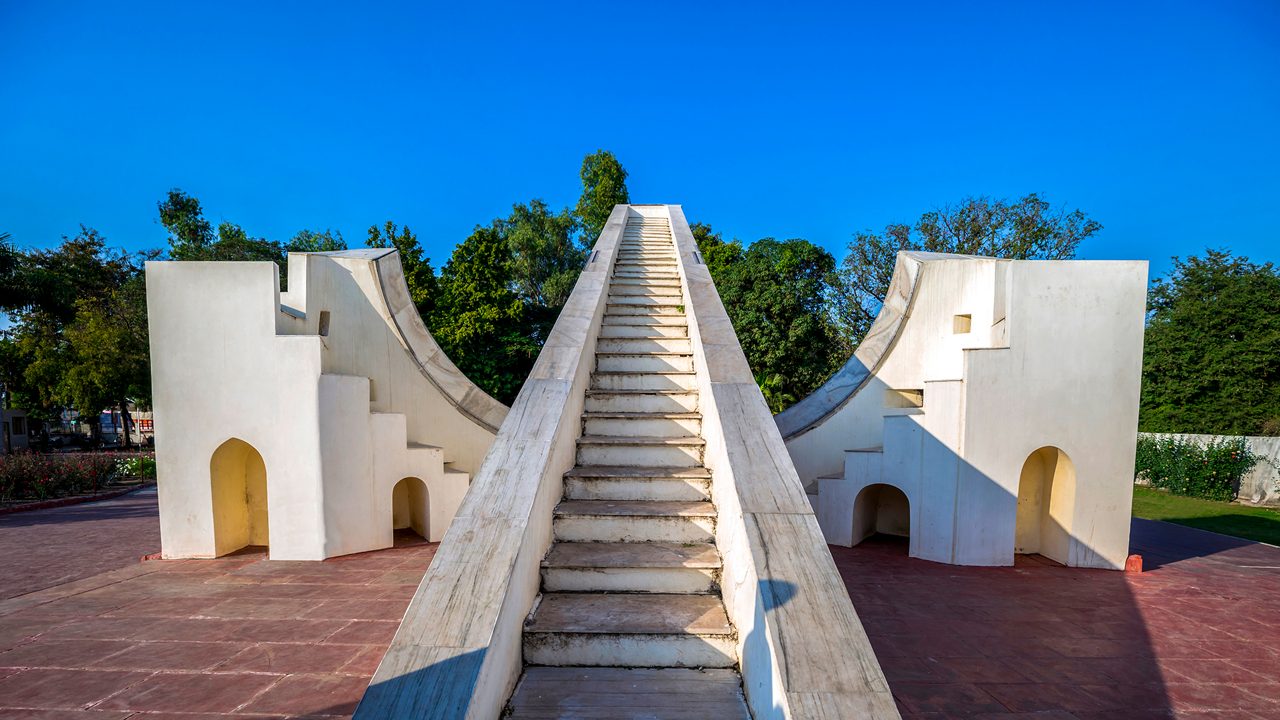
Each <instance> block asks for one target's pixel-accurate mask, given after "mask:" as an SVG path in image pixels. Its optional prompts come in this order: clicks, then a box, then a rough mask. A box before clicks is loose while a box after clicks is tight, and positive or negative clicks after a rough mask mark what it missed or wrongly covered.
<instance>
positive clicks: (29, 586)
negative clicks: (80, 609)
mask: <svg viewBox="0 0 1280 720" xmlns="http://www.w3.org/2000/svg"><path fill="white" fill-rule="evenodd" d="M159 548H160V521H159V519H158V516H157V510H156V489H155V486H154V485H153V486H151V487H149V488H145V489H142V490H139V491H137V492H132V493H129V494H128V495H123V496H121V497H117V498H112V499H110V500H102V501H99V502H91V503H83V504H80V505H70V506H67V507H60V508H51V509H48V510H29V511H25V512H16V513H9V514H5V515H0V599H3V598H9V597H13V596H15V595H22V594H24V593H29V592H33V591H35V590H42V589H44V588H47V587H53V586H54V585H60V584H62V583H66V582H71V581H72V580H79V579H81V578H86V577H89V576H91V575H97V574H98V573H100V572H106V571H107V570H115V569H116V568H120V567H124V566H125V565H131V564H133V563H135V562H137V560H138V558H139V557H141V556H143V555H145V554H147V553H152V552H155V551H156V550H158V549H159Z"/></svg>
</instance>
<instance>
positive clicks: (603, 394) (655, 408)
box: [586, 390, 698, 412]
mask: <svg viewBox="0 0 1280 720" xmlns="http://www.w3.org/2000/svg"><path fill="white" fill-rule="evenodd" d="M586 409H587V411H588V412H692V411H694V410H697V409H698V393H697V391H696V390H588V391H587V402H586Z"/></svg>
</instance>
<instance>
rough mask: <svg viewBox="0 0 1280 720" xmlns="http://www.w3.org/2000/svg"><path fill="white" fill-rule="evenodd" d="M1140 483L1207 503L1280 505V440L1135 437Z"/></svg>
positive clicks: (1233, 437) (1219, 436)
mask: <svg viewBox="0 0 1280 720" xmlns="http://www.w3.org/2000/svg"><path fill="white" fill-rule="evenodd" d="M1134 465H1135V466H1134V478H1135V481H1136V482H1138V483H1140V484H1145V485H1151V486H1152V487H1157V488H1161V489H1164V490H1168V491H1169V492H1172V493H1176V494H1178V495H1189V496H1192V497H1201V498H1206V499H1209V500H1236V499H1239V500H1244V501H1247V502H1253V503H1262V504H1268V505H1273V504H1280V438H1277V437H1245V436H1223V435H1194V434H1166V433H1139V435H1138V448H1137V455H1136V459H1135V463H1134Z"/></svg>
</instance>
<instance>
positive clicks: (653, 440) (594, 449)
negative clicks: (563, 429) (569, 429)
mask: <svg viewBox="0 0 1280 720" xmlns="http://www.w3.org/2000/svg"><path fill="white" fill-rule="evenodd" d="M705 445H706V441H705V440H703V439H702V438H700V437H694V436H688V437H637V436H632V437H613V436H609V435H583V436H582V437H580V438H578V463H579V464H581V465H624V466H630V467H696V466H698V465H701V464H702V449H703V447H704V446H705Z"/></svg>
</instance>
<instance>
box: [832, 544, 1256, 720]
mask: <svg viewBox="0 0 1280 720" xmlns="http://www.w3.org/2000/svg"><path fill="white" fill-rule="evenodd" d="M1132 537H1133V540H1132V544H1133V549H1134V552H1138V553H1141V554H1143V556H1144V559H1145V561H1146V566H1147V568H1148V570H1147V572H1144V573H1142V574H1124V573H1119V572H1114V571H1107V570H1082V569H1076V568H1065V567H1062V566H1060V565H1057V564H1056V563H1052V562H1050V561H1048V560H1045V559H1043V558H1040V557H1039V556H1030V557H1024V558H1019V561H1018V564H1017V565H1016V566H1015V567H1012V568H971V567H955V566H951V565H941V564H937V563H932V562H928V561H925V560H917V559H913V558H908V557H907V556H906V545H905V542H904V541H901V540H897V539H888V538H881V537H876V538H872V539H871V540H869V541H867V542H865V543H863V544H862V545H860V546H858V547H856V548H838V547H833V548H832V549H831V550H832V553H833V555H834V556H835V559H836V565H837V566H838V567H839V569H840V572H841V575H843V577H844V580H845V583H846V585H847V586H848V588H849V594H850V596H851V597H852V598H853V602H854V606H855V607H856V608H857V610H858V615H859V616H860V617H861V618H862V622H863V625H864V626H865V627H866V630H867V633H868V634H869V635H870V637H871V642H872V645H873V647H874V648H875V650H876V655H877V657H878V658H879V660H880V664H881V667H883V668H884V672H885V675H886V677H887V678H888V680H889V686H890V688H891V689H892V690H893V695H894V697H895V698H896V699H897V701H898V706H899V708H900V709H901V711H902V713H903V716H904V717H905V718H939V719H940V718H983V719H984V720H986V719H995V718H1039V719H1041V720H1070V719H1071V718H1076V719H1078V720H1094V719H1095V718H1115V719H1116V720H1122V719H1123V720H1129V719H1136V720H1144V719H1147V718H1168V717H1177V718H1249V719H1252V720H1256V719H1257V718H1280V548H1275V547H1272V546H1269V545H1261V544H1257V543H1248V542H1245V541H1241V540H1236V539H1233V538H1227V537H1225V536H1222V535H1215V534H1213V533H1206V532H1202V531H1199V530H1193V529H1191V528H1184V527H1181V526H1178V525H1171V524H1167V523H1158V522H1151V521H1147V520H1135V521H1134V526H1133V536H1132Z"/></svg>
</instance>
